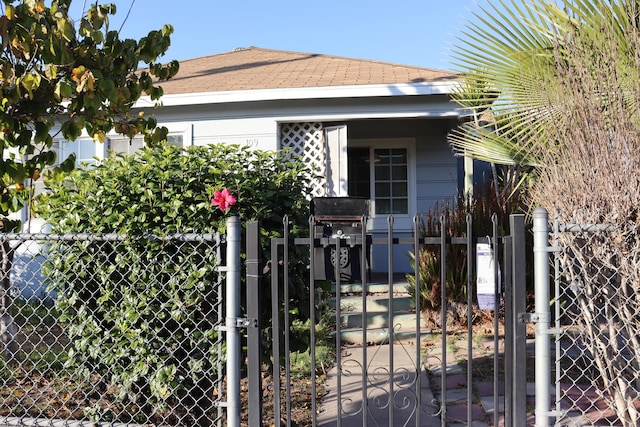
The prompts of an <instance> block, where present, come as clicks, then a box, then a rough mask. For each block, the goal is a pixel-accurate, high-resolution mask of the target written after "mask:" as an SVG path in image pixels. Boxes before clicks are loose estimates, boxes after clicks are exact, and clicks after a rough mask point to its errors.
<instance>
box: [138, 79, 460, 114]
mask: <svg viewBox="0 0 640 427" xmlns="http://www.w3.org/2000/svg"><path fill="white" fill-rule="evenodd" d="M455 84H456V82H429V83H403V84H384V85H382V84H378V85H352V86H324V87H304V88H277V89H253V90H234V91H222V92H197V93H184V94H169V95H164V96H163V97H162V98H161V100H160V103H161V104H162V105H163V106H167V107H170V106H183V105H203V104H224V103H234V102H255V101H275V100H297V99H330V98H333V99H340V98H370V97H395V96H417V95H448V94H450V93H452V91H453V89H454V86H455ZM154 104H155V102H154V101H152V100H151V99H150V98H149V97H148V96H144V97H141V98H140V100H139V101H138V102H136V104H135V105H134V108H145V107H150V106H152V105H154Z"/></svg>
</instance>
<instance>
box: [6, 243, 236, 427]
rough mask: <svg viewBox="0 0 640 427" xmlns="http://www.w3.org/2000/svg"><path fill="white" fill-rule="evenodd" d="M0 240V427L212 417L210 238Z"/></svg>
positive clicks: (217, 402) (215, 346) (215, 401)
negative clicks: (0, 352) (0, 253)
mask: <svg viewBox="0 0 640 427" xmlns="http://www.w3.org/2000/svg"><path fill="white" fill-rule="evenodd" d="M0 245H1V246H2V248H1V249H2V263H1V265H0V303H1V304H0V338H1V340H2V344H1V347H0V349H1V350H2V356H3V357H2V361H0V424H3V423H4V424H10V425H11V424H17V425H54V424H55V423H56V422H59V421H63V422H66V423H67V424H64V425H74V423H75V422H76V421H77V425H82V423H83V422H84V425H94V424H92V422H109V423H113V424H120V425H149V424H152V425H188V426H194V425H208V426H210V425H216V424H217V425H221V413H220V408H221V406H222V405H221V402H222V399H223V396H222V395H221V390H222V389H223V387H222V384H221V382H222V378H223V375H222V372H221V369H222V363H221V358H222V340H221V335H222V334H221V333H219V332H218V331H219V327H220V326H221V325H222V323H223V321H224V320H223V319H224V316H223V315H224V313H223V304H222V301H223V297H224V296H223V295H222V289H223V287H222V286H221V281H222V279H221V276H220V274H219V273H218V271H219V269H218V267H219V265H220V261H221V251H220V247H221V244H220V238H219V236H218V235H179V236H170V237H165V238H158V237H154V236H145V237H135V238H133V237H132V238H129V237H123V236H115V235H110V236H91V235H73V236H71V235H65V236H55V235H0ZM72 421H73V422H72ZM55 425H57V424H55ZM61 425H62V424H61Z"/></svg>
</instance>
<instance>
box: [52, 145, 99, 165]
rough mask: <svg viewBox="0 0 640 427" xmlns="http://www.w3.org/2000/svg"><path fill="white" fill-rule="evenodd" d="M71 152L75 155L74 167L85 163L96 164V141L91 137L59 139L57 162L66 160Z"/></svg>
mask: <svg viewBox="0 0 640 427" xmlns="http://www.w3.org/2000/svg"><path fill="white" fill-rule="evenodd" d="M71 154H75V155H76V167H77V166H80V165H82V164H83V163H87V164H89V165H94V166H95V164H96V159H95V157H96V155H97V154H98V153H96V143H95V142H94V141H93V139H77V140H75V141H60V145H59V156H58V160H57V161H58V163H60V162H62V161H64V160H66V159H67V158H68V157H69V156H70V155H71Z"/></svg>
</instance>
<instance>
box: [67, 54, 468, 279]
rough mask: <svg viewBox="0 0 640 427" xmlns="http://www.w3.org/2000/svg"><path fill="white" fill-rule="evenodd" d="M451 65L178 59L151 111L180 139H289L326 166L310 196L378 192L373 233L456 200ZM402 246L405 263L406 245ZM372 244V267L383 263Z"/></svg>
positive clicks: (257, 142)
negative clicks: (435, 67) (389, 222)
mask: <svg viewBox="0 0 640 427" xmlns="http://www.w3.org/2000/svg"><path fill="white" fill-rule="evenodd" d="M454 77H455V76H454V75H453V74H451V73H449V72H444V71H439V70H432V69H425V68H418V67H410V66H402V65H395V64H389V63H382V62H376V61H366V60H357V59H349V58H341V57H334V56H325V55H316V54H307V53H297V52H284V51H276V50H269V49H261V48H254V47H251V48H246V49H236V50H234V51H232V52H228V53H223V54H219V55H213V56H208V57H202V58H196V59H192V60H187V61H182V62H181V64H180V72H179V74H178V75H177V76H176V77H175V78H173V79H172V80H170V81H168V82H165V83H163V84H162V87H163V89H164V94H165V95H164V96H163V98H162V101H161V102H162V107H161V108H154V106H153V105H152V103H151V101H149V100H148V99H143V100H141V101H140V102H138V104H136V109H140V110H142V111H144V112H145V113H147V114H153V115H154V116H155V117H156V118H157V119H158V123H159V124H160V125H163V126H166V127H167V128H168V129H169V132H170V142H171V143H173V144H177V145H183V146H188V145H205V144H212V143H230V144H240V145H246V146H250V147H253V148H256V149H263V150H279V149H289V150H291V152H293V153H294V154H296V155H298V156H300V157H302V159H303V160H304V161H305V162H307V163H308V164H309V165H313V166H314V167H315V168H316V169H317V170H318V171H319V174H320V175H321V177H322V178H321V179H319V180H318V181H317V182H316V183H315V188H314V196H317V197H322V196H338V197H342V196H355V197H366V198H369V199H371V206H372V207H371V215H370V219H369V222H368V232H370V233H372V234H374V235H375V234H376V233H378V232H382V231H383V230H384V231H385V232H386V228H387V218H388V216H389V215H393V217H394V233H396V234H397V235H399V236H400V235H402V233H405V232H408V231H410V230H411V228H412V226H413V221H412V218H413V216H414V215H416V214H419V213H423V212H427V211H428V210H429V208H431V207H432V206H434V204H435V203H437V202H440V203H442V201H444V200H451V199H452V198H453V197H455V196H456V194H457V193H458V192H459V190H460V186H461V185H462V181H463V179H462V178H461V177H462V176H463V174H464V171H462V168H461V165H462V162H461V161H460V160H459V159H457V158H455V157H454V156H453V154H452V152H451V149H450V148H449V145H448V143H447V133H448V132H449V131H450V130H451V129H452V128H453V127H454V126H456V125H457V124H458V122H459V119H460V111H459V109H458V108H457V106H456V104H455V103H453V102H452V101H451V97H450V95H451V92H452V90H453V85H454V84H455V80H454ZM141 145H142V142H141V141H139V140H133V141H129V139H128V138H126V137H121V136H114V137H110V138H109V139H108V141H107V143H105V144H94V143H93V141H92V140H91V139H89V138H86V139H83V138H81V139H79V140H77V141H75V142H65V141H61V142H60V151H61V153H60V158H65V157H66V156H67V155H68V154H70V153H72V152H73V153H76V156H77V159H78V162H82V161H89V162H92V161H95V160H93V158H94V157H98V158H100V157H103V156H105V155H107V152H108V150H114V151H119V152H132V151H134V150H136V149H137V148H139V147H140V146H141ZM398 250H399V252H400V253H398V254H396V255H397V256H395V257H394V259H395V260H397V261H396V263H397V265H396V267H397V269H406V268H408V263H407V256H406V251H407V250H408V248H400V249H398ZM386 259H387V254H386V253H383V252H381V251H378V253H374V254H373V259H372V266H371V267H372V269H373V271H384V270H385V269H386V268H387V262H386Z"/></svg>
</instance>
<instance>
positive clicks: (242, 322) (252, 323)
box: [236, 317, 258, 329]
mask: <svg viewBox="0 0 640 427" xmlns="http://www.w3.org/2000/svg"><path fill="white" fill-rule="evenodd" d="M257 327H258V319H250V318H248V317H238V318H237V319H236V328H238V329H242V328H257Z"/></svg>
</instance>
